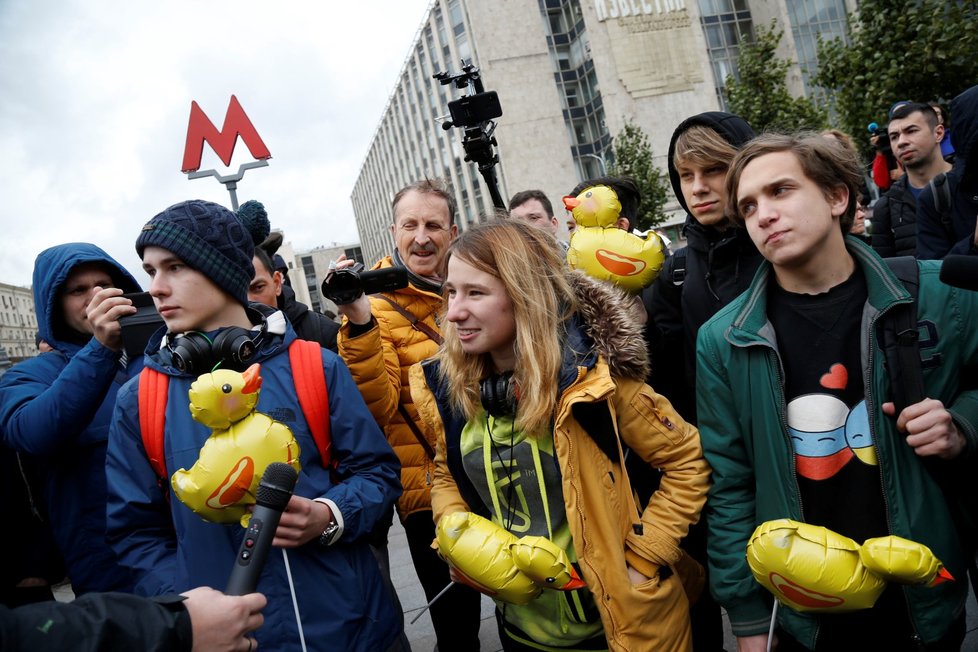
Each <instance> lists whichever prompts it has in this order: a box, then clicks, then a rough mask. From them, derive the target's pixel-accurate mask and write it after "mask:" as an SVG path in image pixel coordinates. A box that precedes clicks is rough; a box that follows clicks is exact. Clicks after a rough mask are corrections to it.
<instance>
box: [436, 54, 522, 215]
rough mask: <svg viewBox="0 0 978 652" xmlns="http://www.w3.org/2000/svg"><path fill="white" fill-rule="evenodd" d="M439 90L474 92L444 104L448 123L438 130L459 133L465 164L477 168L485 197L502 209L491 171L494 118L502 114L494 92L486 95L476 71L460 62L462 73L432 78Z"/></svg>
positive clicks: (439, 75) (445, 73)
mask: <svg viewBox="0 0 978 652" xmlns="http://www.w3.org/2000/svg"><path fill="white" fill-rule="evenodd" d="M433 77H434V78H435V79H437V80H438V82H439V83H440V84H442V85H443V86H447V85H448V84H455V87H456V88H458V89H459V90H465V89H466V88H468V87H469V86H470V85H471V86H472V89H473V90H474V91H475V92H474V93H472V94H471V95H463V96H462V97H460V98H459V99H457V100H452V101H451V102H449V103H448V110H449V112H450V114H451V117H452V119H451V120H448V121H445V122H443V123H442V125H441V126H442V129H444V130H445V131H448V130H449V129H452V128H453V127H454V128H457V129H462V130H463V138H462V149H464V150H465V160H466V161H472V162H473V163H476V164H477V165H478V166H479V172H480V173H481V174H482V178H483V179H485V181H486V186H487V187H488V189H489V196H490V197H491V198H492V203H493V205H494V206H496V207H497V208H501V209H505V208H506V204H505V203H504V202H503V198H502V195H501V194H500V193H499V187H498V185H497V184H496V172H495V170H494V169H493V168H494V167H495V165H496V164H497V163H499V157H498V156H497V155H496V154H495V153H494V152H493V149H492V148H493V147H494V146H496V145H497V143H496V139H495V137H494V136H493V133H494V132H495V131H496V123H495V122H493V121H494V120H495V119H496V118H498V117H500V116H502V114H503V110H502V107H501V106H500V105H499V96H498V95H496V91H486V90H485V89H484V88H483V86H482V78H481V77H480V75H479V69H478V68H476V67H475V66H473V65H472V64H465V63H464V62H463V65H462V72H461V73H459V74H457V75H452V74H450V73H448V72H447V71H446V72H439V73H436V74H435V75H433Z"/></svg>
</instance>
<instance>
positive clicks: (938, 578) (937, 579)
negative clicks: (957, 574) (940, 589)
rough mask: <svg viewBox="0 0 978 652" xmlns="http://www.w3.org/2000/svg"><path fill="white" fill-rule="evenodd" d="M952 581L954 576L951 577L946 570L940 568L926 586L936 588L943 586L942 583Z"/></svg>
mask: <svg viewBox="0 0 978 652" xmlns="http://www.w3.org/2000/svg"><path fill="white" fill-rule="evenodd" d="M953 581H954V576H953V575H951V573H949V572H948V570H947V569H946V568H944V567H943V566H941V570H939V571H937V575H935V576H934V579H932V580H931V581H930V583H929V584H927V586H929V587H934V586H937V585H938V584H943V583H944V582H953Z"/></svg>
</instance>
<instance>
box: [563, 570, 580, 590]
mask: <svg viewBox="0 0 978 652" xmlns="http://www.w3.org/2000/svg"><path fill="white" fill-rule="evenodd" d="M569 571H570V576H571V578H570V580H568V582H567V584H564V585H563V586H562V587H560V590H561V591H576V590H577V589H583V588H584V587H585V586H587V583H586V582H585V581H584V580H582V579H581V576H580V575H578V574H577V569H576V568H574V567H573V566H571V567H570V569H569Z"/></svg>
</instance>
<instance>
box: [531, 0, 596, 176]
mask: <svg viewBox="0 0 978 652" xmlns="http://www.w3.org/2000/svg"><path fill="white" fill-rule="evenodd" d="M539 2H540V12H541V14H542V15H543V19H544V23H545V25H546V33H547V47H548V49H549V50H550V59H551V61H552V63H553V68H554V82H555V83H556V84H557V90H558V93H559V95H560V98H561V111H562V112H563V116H564V122H565V124H566V125H567V129H568V132H569V134H570V141H571V156H572V157H573V159H574V163H575V165H576V166H577V170H578V174H579V175H580V178H581V179H590V178H593V177H598V176H601V175H603V174H605V169H606V167H607V164H609V163H610V162H611V157H612V156H613V153H612V149H611V140H612V139H611V134H610V133H608V127H607V125H606V124H605V119H604V106H603V104H602V102H601V90H600V88H599V86H598V77H597V75H596V74H595V72H594V61H592V59H591V48H590V45H589V43H588V38H587V30H586V29H585V27H584V17H583V15H582V14H581V4H580V1H579V0H539Z"/></svg>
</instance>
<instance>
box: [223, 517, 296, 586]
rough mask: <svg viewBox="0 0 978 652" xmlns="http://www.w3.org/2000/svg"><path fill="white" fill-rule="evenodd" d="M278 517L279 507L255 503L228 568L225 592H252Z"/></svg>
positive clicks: (263, 563) (256, 583)
mask: <svg viewBox="0 0 978 652" xmlns="http://www.w3.org/2000/svg"><path fill="white" fill-rule="evenodd" d="M280 518H282V511H281V510H275V509H272V508H270V507H266V506H264V505H256V506H255V511H254V512H252V514H251V521H250V522H249V523H248V529H247V530H245V535H244V539H242V540H241V546H240V547H239V548H238V554H237V556H235V558H234V566H233V567H232V568H231V576H230V577H229V578H228V586H227V589H225V591H224V593H226V594H227V595H246V594H248V593H254V592H255V589H256V588H257V587H258V578H259V577H260V576H261V571H262V568H263V567H264V566H265V560H266V559H267V558H268V550H269V548H271V547H272V539H274V538H275V530H276V529H278V522H279V519H280Z"/></svg>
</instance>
